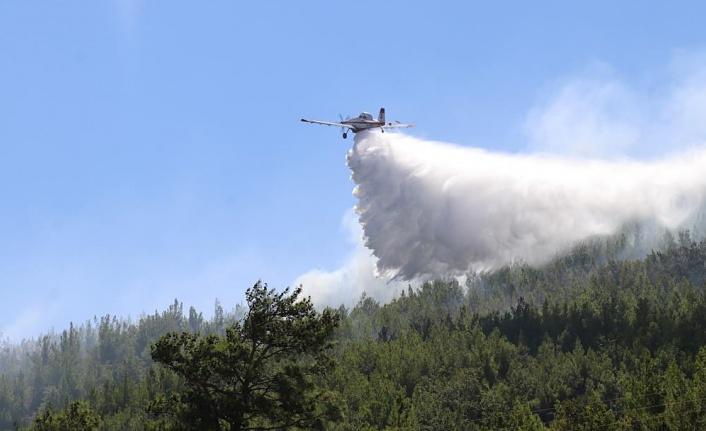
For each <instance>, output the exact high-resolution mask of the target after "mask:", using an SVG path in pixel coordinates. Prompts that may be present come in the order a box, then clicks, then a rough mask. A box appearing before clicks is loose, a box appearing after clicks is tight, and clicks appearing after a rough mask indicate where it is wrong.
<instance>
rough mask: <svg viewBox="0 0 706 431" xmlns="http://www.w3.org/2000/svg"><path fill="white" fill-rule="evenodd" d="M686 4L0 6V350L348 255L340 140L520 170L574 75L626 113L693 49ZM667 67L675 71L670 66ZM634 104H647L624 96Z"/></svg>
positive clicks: (696, 28) (348, 201)
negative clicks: (493, 156) (353, 136)
mask: <svg viewBox="0 0 706 431" xmlns="http://www.w3.org/2000/svg"><path fill="white" fill-rule="evenodd" d="M704 16H706V6H704V4H703V3H702V2H696V1H694V2H679V1H675V2H639V1H624V2H616V1H591V2H558V1H555V2H548V1H535V2H519V1H517V2H508V1H500V2H465V1H457V2H428V1H425V2H422V1H387V2H380V1H368V0H361V1H355V2H323V1H303V2H302V1H300V2H294V1H263V2H236V1H209V2H173V1H164V0H162V1H159V0H153V1H138V0H113V1H107V0H106V1H95V0H82V1H79V0H76V1H70V2H50V1H38V2H27V1H10V0H0V332H1V333H2V337H9V338H10V339H15V340H16V339H19V338H22V337H33V336H37V335H39V333H42V332H47V331H48V330H50V329H51V328H52V327H54V328H55V329H57V330H61V329H63V328H64V327H66V326H67V325H68V323H69V322H70V321H73V322H75V323H81V322H84V321H85V320H87V319H90V318H92V317H93V316H94V315H99V316H100V315H105V314H117V315H119V316H123V317H127V316H132V317H133V318H137V317H139V315H140V313H142V312H143V311H144V312H148V313H150V312H153V311H154V310H155V309H159V310H163V309H165V308H166V307H167V306H168V305H169V304H170V303H171V302H172V301H173V300H174V298H178V299H179V300H181V301H183V302H184V303H185V305H186V306H187V307H188V306H189V305H194V306H196V307H197V308H198V309H199V310H202V311H204V312H206V313H207V314H208V313H210V311H211V310H212V308H213V303H214V300H215V298H216V297H218V298H220V300H221V302H222V303H223V304H224V305H225V306H226V307H230V306H232V305H234V304H235V303H236V302H240V301H242V299H243V292H244V290H245V288H247V287H249V286H251V285H252V284H253V283H254V282H256V281H257V280H258V279H262V280H263V281H266V282H268V283H269V284H270V285H271V286H273V287H277V288H283V287H285V286H287V285H291V284H292V283H293V282H294V281H295V280H296V279H297V278H298V277H299V276H300V275H302V274H304V273H307V272H308V271H311V270H312V269H322V270H334V269H336V268H337V267H339V266H340V265H342V264H343V262H344V261H345V259H346V258H347V256H348V255H349V254H350V252H351V244H350V242H349V240H348V236H349V233H348V232H346V229H345V228H344V227H342V220H343V219H344V218H345V216H346V214H347V213H348V212H349V210H350V208H351V207H352V206H353V205H354V204H355V202H356V201H355V199H354V197H353V196H352V195H351V191H352V188H353V184H352V182H351V180H350V178H349V177H350V172H349V170H348V168H347V167H346V165H345V155H346V152H347V151H348V149H349V148H350V146H351V140H350V139H349V140H347V141H344V140H342V139H341V136H340V133H339V131H338V129H334V128H328V127H323V126H314V125H307V124H304V123H301V122H299V119H300V118H302V117H307V118H316V119H321V120H336V119H337V118H338V115H339V113H340V114H343V115H347V114H350V115H353V114H358V113H359V112H360V111H362V110H366V111H370V112H373V113H375V112H377V110H378V109H379V107H380V106H385V107H386V108H387V116H388V118H390V119H398V120H402V121H407V122H414V123H416V124H417V127H416V128H415V129H412V130H411V131H409V132H407V133H410V134H413V135H415V136H418V137H422V138H428V139H434V140H439V141H447V142H453V143H456V144H459V145H464V146H477V147H482V148H486V149H489V150H494V151H505V152H511V153H512V152H523V151H528V148H529V146H530V144H529V141H528V138H527V118H531V113H532V112H533V111H532V110H533V108H535V107H536V106H538V105H541V103H542V101H543V100H546V99H547V98H551V97H552V94H554V93H555V92H556V88H558V87H560V86H561V85H562V83H565V82H566V81H567V80H571V79H574V77H577V76H595V75H596V74H598V75H602V76H605V75H609V76H610V77H611V78H610V79H613V80H616V81H617V82H621V83H623V84H624V85H625V86H626V87H628V88H630V89H631V91H634V92H635V93H638V94H644V93H648V94H654V93H659V92H660V91H662V90H663V89H664V87H665V86H666V85H667V84H665V85H661V84H654V83H655V82H657V83H659V82H663V81H665V80H666V78H664V76H665V75H669V74H670V73H673V70H674V64H675V63H679V62H680V61H682V62H683V61H685V60H683V59H684V58H688V59H693V58H701V57H700V56H702V55H703V52H704V49H706V30H704V26H703V17H704ZM680 59H681V60H680ZM645 97H647V96H645Z"/></svg>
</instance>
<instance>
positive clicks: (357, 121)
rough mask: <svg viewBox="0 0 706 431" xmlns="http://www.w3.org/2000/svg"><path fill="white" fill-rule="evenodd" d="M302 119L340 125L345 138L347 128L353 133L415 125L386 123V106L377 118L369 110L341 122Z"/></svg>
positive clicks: (303, 119) (396, 122)
mask: <svg viewBox="0 0 706 431" xmlns="http://www.w3.org/2000/svg"><path fill="white" fill-rule="evenodd" d="M302 121H304V122H306V123H313V124H323V125H325V126H338V127H340V128H341V129H342V130H343V139H346V138H347V137H348V130H346V129H349V130H351V131H352V132H353V133H358V132H360V131H361V130H368V129H377V128H379V129H380V130H382V132H383V133H384V132H385V129H394V128H408V127H414V124H404V123H400V122H399V121H395V122H394V123H385V108H380V115H378V119H377V120H375V119H373V116H372V115H370V114H369V113H368V112H363V113H362V114H360V115H358V116H357V117H355V118H347V119H345V120H341V122H340V123H332V122H328V121H318V120H307V119H306V118H302Z"/></svg>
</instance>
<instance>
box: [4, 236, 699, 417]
mask: <svg viewBox="0 0 706 431" xmlns="http://www.w3.org/2000/svg"><path fill="white" fill-rule="evenodd" d="M664 243H665V245H666V247H665V248H664V249H662V250H660V251H654V252H651V253H649V254H647V256H646V257H644V258H642V259H637V260H635V259H632V260H631V259H625V258H626V257H629V256H631V255H632V254H633V253H634V252H635V250H638V249H645V247H647V245H646V240H645V239H644V234H643V232H642V231H641V230H640V229H638V228H635V230H634V231H632V232H627V233H626V234H623V235H618V236H616V237H614V238H608V239H605V240H604V241H592V242H591V241H589V242H587V243H586V244H583V245H581V246H579V247H577V248H575V249H574V250H572V251H571V252H569V253H568V254H566V255H565V256H562V257H560V258H557V259H556V260H555V261H553V262H551V263H549V264H547V265H545V266H543V267H532V266H529V265H525V264H517V265H513V266H510V267H507V268H503V269H501V270H499V271H497V272H495V273H493V274H476V275H473V276H470V277H469V279H468V281H467V283H466V286H462V285H459V283H458V282H456V281H441V280H437V281H434V282H431V283H424V284H422V285H421V286H418V287H417V288H413V287H411V286H410V287H409V288H408V289H406V290H404V291H403V292H400V293H399V296H398V297H397V298H396V299H394V300H393V301H391V302H389V303H387V304H380V303H379V302H377V301H376V300H375V299H373V298H371V297H368V296H365V295H364V296H363V297H362V298H361V300H360V301H359V303H358V304H356V305H355V306H353V307H351V308H350V309H348V308H346V307H343V306H341V307H339V308H338V309H337V310H326V311H324V312H323V313H316V312H315V311H314V310H313V307H312V304H311V303H310V302H309V301H308V300H301V301H300V300H298V295H299V293H300V292H299V290H298V289H296V290H294V291H293V292H291V293H289V291H285V292H283V293H275V292H274V291H272V290H270V289H267V287H266V286H264V285H260V284H257V285H256V286H255V287H254V288H253V289H250V290H249V291H248V298H247V299H248V307H243V306H238V307H236V308H235V309H233V310H232V311H226V310H224V308H223V307H222V306H221V304H220V303H218V302H217V303H216V306H215V310H214V313H213V315H212V317H211V318H210V319H205V318H204V317H203V315H202V314H201V313H199V312H198V311H196V310H195V309H193V308H190V309H188V310H185V309H184V307H183V306H182V304H181V303H179V302H178V301H176V300H175V301H174V303H173V304H171V305H170V306H169V307H168V308H167V309H166V310H165V311H163V312H161V313H159V312H155V313H154V314H152V315H146V316H142V317H141V318H140V320H139V321H138V322H136V323H131V322H128V321H125V320H121V319H118V318H116V317H113V316H104V317H101V318H95V319H94V320H92V321H90V322H86V324H84V325H80V326H74V325H70V327H69V328H68V329H67V330H66V331H62V332H61V333H59V334H48V335H45V336H42V337H40V338H39V339H37V340H33V341H29V342H24V343H23V344H21V345H16V346H13V345H8V344H3V345H2V349H1V350H0V357H1V358H2V362H1V363H0V430H14V429H17V428H20V429H23V427H24V428H26V429H31V428H32V427H36V424H37V422H36V421H37V420H39V421H42V420H44V422H45V423H47V424H52V423H55V422H56V421H57V420H58V419H56V417H62V418H66V417H77V415H76V414H74V415H73V416H71V415H72V414H71V411H70V409H68V406H70V405H71V404H70V403H72V402H73V401H75V400H82V401H81V404H79V405H78V406H79V407H80V408H79V410H81V409H85V410H88V411H89V412H91V414H93V415H95V416H97V417H99V418H100V421H99V423H98V424H97V427H98V428H97V429H100V430H106V431H110V430H133V429H150V430H164V429H168V428H172V429H179V428H181V429H209V428H210V429H238V428H237V426H230V425H229V424H228V422H229V421H232V420H233V418H232V417H231V416H238V415H241V416H242V419H243V421H245V422H247V426H249V427H251V428H257V427H261V428H266V427H273V426H275V427H276V426H278V425H287V424H293V425H294V426H292V427H290V429H295V428H296V425H297V424H294V422H293V421H295V420H296V419H294V418H300V419H302V422H299V423H298V425H301V426H300V428H301V427H305V428H319V429H329V430H336V431H349V430H420V429H459V430H461V429H463V430H496V429H529V430H535V429H537V430H538V429H557V430H559V429H572V430H573V429H617V430H621V429H624V430H649V429H705V428H706V401H704V400H706V284H705V280H706V266H705V264H704V262H706V242H704V241H701V242H695V241H693V239H692V237H691V235H690V234H688V233H686V232H682V233H681V234H678V235H672V236H671V238H670V237H669V236H668V235H667V236H665V240H664ZM288 313H290V314H288ZM322 319H325V322H324V321H322ZM339 319H340V324H339V325H338V328H337V329H331V328H334V327H335V326H336V325H335V323H339ZM317 322H318V323H317ZM167 333H169V335H167V336H165V337H163V336H164V334H167ZM331 336H333V337H334V339H335V341H337V343H335V344H333V343H332V342H331V341H332V340H331V338H330V337H331ZM160 337H163V338H161V339H160ZM158 340H159V341H158ZM268 346H269V347H268ZM317 346H318V347H317ZM267 349H269V350H267ZM152 354H154V355H155V359H158V360H160V361H161V362H162V363H164V364H165V366H162V365H159V364H155V363H154V362H153V360H152ZM271 354H272V355H273V356H270V355H271ZM276 355H280V356H276ZM332 360H335V362H336V366H335V367H332V366H331V365H332ZM172 370H173V371H172ZM257 382H260V383H257ZM248 388H249V389H248ZM245 398H247V401H245V400H244V399H245ZM62 405H63V406H67V407H65V408H64V410H61V411H58V412H57V411H54V410H53V409H52V406H62ZM147 405H151V406H152V409H151V411H146V410H145V406H147ZM245 405H247V409H246V408H245V407H243V406H245ZM81 406H82V407H81ZM195 406H196V407H195ZM67 409H68V410H67ZM67 412H68V413H67ZM155 412H163V413H168V414H164V415H159V416H157V415H155V414H154V413H155ZM223 412H227V415H224V414H223ZM339 413H340V415H339ZM228 415H231V416H228ZM79 416H80V415H79ZM88 416H90V415H88ZM317 418H319V419H321V420H317ZM324 418H337V420H331V421H324V420H323V419H324ZM236 419H237V418H236ZM62 420H63V419H62ZM309 420H311V422H308V423H305V421H309ZM52 421H54V422H52ZM287 421H289V422H287ZM236 422H237V420H236ZM245 422H243V424H244V425H243V426H246V425H245ZM244 429H246V428H244Z"/></svg>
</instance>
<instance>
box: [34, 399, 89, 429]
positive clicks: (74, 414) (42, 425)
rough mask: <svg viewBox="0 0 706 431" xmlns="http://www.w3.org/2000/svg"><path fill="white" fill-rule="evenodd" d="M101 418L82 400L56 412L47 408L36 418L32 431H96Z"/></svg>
mask: <svg viewBox="0 0 706 431" xmlns="http://www.w3.org/2000/svg"><path fill="white" fill-rule="evenodd" d="M99 424H100V419H99V418H98V416H97V415H96V414H95V413H93V412H92V411H91V409H90V408H89V407H88V406H87V405H86V404H85V403H82V402H72V403H69V404H68V405H67V406H66V408H64V409H63V410H61V411H59V412H54V411H53V410H52V409H51V408H47V409H46V410H45V411H44V413H42V414H41V415H38V416H37V417H35V418H34V423H33V424H32V427H30V430H31V431H96V430H98V425H99Z"/></svg>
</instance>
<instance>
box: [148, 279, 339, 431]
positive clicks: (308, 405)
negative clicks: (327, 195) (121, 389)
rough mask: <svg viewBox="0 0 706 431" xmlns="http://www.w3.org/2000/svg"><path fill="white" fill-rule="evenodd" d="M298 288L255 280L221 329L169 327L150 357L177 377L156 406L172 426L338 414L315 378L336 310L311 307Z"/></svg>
mask: <svg viewBox="0 0 706 431" xmlns="http://www.w3.org/2000/svg"><path fill="white" fill-rule="evenodd" d="M300 294H301V288H300V287H299V288H296V289H294V291H293V292H291V294H290V291H289V289H288V288H287V289H285V290H284V291H283V292H281V293H277V292H275V291H274V290H272V289H269V288H268V287H267V285H266V284H263V283H260V282H258V283H257V284H255V286H253V287H252V288H250V289H248V290H247V291H246V300H247V304H248V312H247V314H246V316H245V318H244V319H243V321H242V322H236V323H234V324H233V325H231V326H229V327H228V328H227V329H226V333H225V336H218V335H209V336H202V335H200V334H194V333H187V332H183V333H169V334H167V335H165V336H164V337H162V338H161V339H160V340H159V341H157V342H156V343H155V344H154V345H153V346H152V358H153V359H154V360H155V361H157V362H159V363H161V364H163V365H165V366H166V367H168V368H169V369H171V370H172V371H174V372H175V373H177V374H178V375H180V376H181V377H183V379H184V382H185V389H184V390H183V391H181V392H180V393H176V394H173V395H172V396H171V398H169V399H166V400H164V402H163V403H161V404H160V405H156V406H155V408H156V410H158V411H160V410H161V411H163V412H166V413H169V414H170V415H171V417H172V418H173V419H174V420H173V423H172V425H173V428H174V429H183V430H192V429H194V430H195V429H199V430H220V429H229V430H232V431H242V430H254V429H258V430H277V429H292V428H306V429H321V428H323V425H324V421H325V420H326V419H328V418H332V417H335V416H336V415H337V409H336V407H335V406H331V405H327V403H326V399H324V398H325V397H324V393H323V392H322V391H321V390H320V389H318V388H317V385H315V384H314V378H315V377H317V376H320V375H322V374H324V373H325V372H326V370H327V369H329V368H330V367H331V366H332V361H331V359H330V357H329V352H330V350H331V348H332V347H333V342H332V341H331V339H332V336H333V332H334V330H335V329H336V327H337V326H338V323H339V316H338V314H336V313H335V312H332V311H331V310H326V311H324V312H323V313H318V312H317V311H316V310H315V309H314V306H313V305H312V303H311V301H310V299H309V298H304V299H300V298H299V295H300Z"/></svg>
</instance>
